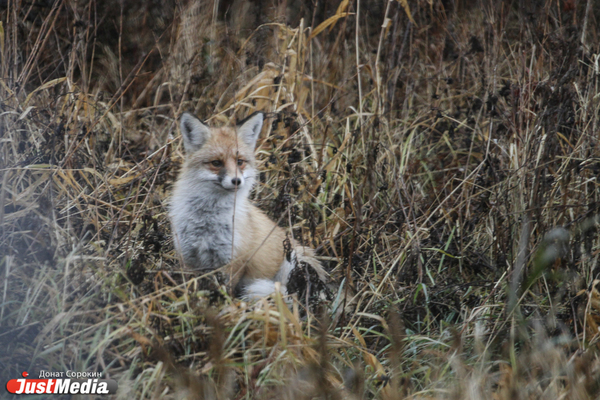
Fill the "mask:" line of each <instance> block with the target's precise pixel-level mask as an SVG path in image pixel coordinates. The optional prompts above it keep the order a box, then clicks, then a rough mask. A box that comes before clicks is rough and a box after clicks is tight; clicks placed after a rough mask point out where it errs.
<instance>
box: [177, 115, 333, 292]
mask: <svg viewBox="0 0 600 400" xmlns="http://www.w3.org/2000/svg"><path fill="white" fill-rule="evenodd" d="M263 121H264V114H263V113H262V112H256V113H254V114H252V115H250V116H249V117H247V118H246V119H245V120H243V121H241V122H240V123H238V124H237V125H236V126H235V127H229V126H222V127H218V128H211V127H209V126H207V125H206V124H204V123H203V122H202V121H201V120H200V119H198V118H197V117H196V116H194V115H192V114H190V113H183V114H182V115H181V117H180V130H181V135H182V137H183V147H184V152H185V157H184V163H183V166H182V168H181V171H180V173H179V177H178V178H177V180H176V182H175V185H174V189H173V193H172V197H171V201H170V208H169V217H170V219H171V225H172V231H173V233H174V241H175V247H176V249H177V252H178V253H179V254H180V255H181V258H182V259H183V263H184V265H185V266H186V267H188V268H190V269H192V270H195V271H203V272H208V271H212V270H215V269H218V268H221V267H226V269H225V272H226V276H228V277H229V282H228V285H229V289H230V290H231V291H232V292H233V293H234V294H236V295H241V297H242V298H244V299H247V300H252V299H258V298H262V297H266V296H268V295H270V294H272V293H273V292H275V290H276V283H277V282H279V286H280V288H281V291H282V293H283V294H284V295H285V294H287V289H286V285H287V283H288V280H289V276H290V272H291V271H292V270H293V268H294V266H295V265H297V263H299V262H304V263H305V264H306V265H308V266H310V267H311V268H312V269H313V270H314V272H316V273H317V275H318V279H319V280H320V281H322V282H325V281H326V279H327V273H326V272H325V270H324V269H323V267H322V265H321V264H320V262H319V261H318V260H317V259H316V258H315V255H314V251H313V250H312V249H311V248H309V247H304V246H300V245H298V244H296V243H295V242H294V241H293V240H292V241H290V242H289V243H290V245H289V246H288V247H291V249H289V250H288V251H287V252H286V249H285V245H284V243H286V240H287V235H286V233H285V231H284V229H282V228H281V227H279V226H277V224H275V222H273V221H272V220H271V219H270V218H269V217H268V216H267V215H266V214H265V213H264V212H263V211H261V210H260V209H259V208H258V207H257V206H256V205H254V204H253V203H252V202H251V200H250V198H249V197H250V193H251V191H252V188H253V187H254V184H255V183H256V177H257V173H258V171H257V167H256V163H257V162H256V157H255V150H256V143H257V140H258V137H259V135H260V132H261V130H262V126H263Z"/></svg>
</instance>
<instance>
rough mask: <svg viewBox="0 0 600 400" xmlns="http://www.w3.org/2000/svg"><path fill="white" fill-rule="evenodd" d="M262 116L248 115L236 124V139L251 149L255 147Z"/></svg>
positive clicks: (261, 114) (258, 114)
mask: <svg viewBox="0 0 600 400" xmlns="http://www.w3.org/2000/svg"><path fill="white" fill-rule="evenodd" d="M263 120H264V115H263V113H261V112H258V113H255V114H252V115H250V116H249V117H248V118H246V119H245V120H243V121H242V122H241V123H240V124H238V128H237V131H238V137H239V138H240V139H242V140H243V141H244V143H246V145H248V146H249V147H251V148H254V147H255V146H256V140H257V139H258V135H260V130H261V129H262V126H263Z"/></svg>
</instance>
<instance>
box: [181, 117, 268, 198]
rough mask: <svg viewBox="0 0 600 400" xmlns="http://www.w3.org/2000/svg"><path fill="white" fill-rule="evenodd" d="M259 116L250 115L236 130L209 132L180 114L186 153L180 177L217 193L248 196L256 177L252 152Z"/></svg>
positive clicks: (206, 128) (222, 129)
mask: <svg viewBox="0 0 600 400" xmlns="http://www.w3.org/2000/svg"><path fill="white" fill-rule="evenodd" d="M262 124H263V114H262V113H257V114H254V115H251V116H250V117H249V118H247V119H246V120H245V121H243V122H242V123H241V124H240V125H238V126H237V127H236V128H229V127H222V128H209V127H207V126H206V125H204V124H203V123H202V122H201V121H200V120H199V119H198V118H196V117H194V116H193V115H191V114H188V113H184V114H183V115H182V116H181V133H182V135H183V144H184V148H185V152H186V161H185V165H184V173H185V175H186V176H187V178H189V179H191V180H192V181H193V182H197V183H202V184H204V183H208V184H211V183H212V184H214V185H215V187H216V188H217V189H218V190H223V191H224V193H226V192H235V191H238V190H244V192H245V193H247V192H249V191H250V189H251V188H252V185H253V184H254V177H255V174H256V171H255V168H254V164H255V158H254V148H255V146H256V140H257V139H258V135H259V134H260V130H261V128H262Z"/></svg>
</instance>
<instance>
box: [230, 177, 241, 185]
mask: <svg viewBox="0 0 600 400" xmlns="http://www.w3.org/2000/svg"><path fill="white" fill-rule="evenodd" d="M231 183H232V184H233V185H234V186H240V185H241V184H242V180H241V179H240V178H231Z"/></svg>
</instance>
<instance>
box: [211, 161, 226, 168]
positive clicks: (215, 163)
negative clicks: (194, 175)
mask: <svg viewBox="0 0 600 400" xmlns="http://www.w3.org/2000/svg"><path fill="white" fill-rule="evenodd" d="M210 163H211V164H212V166H213V167H217V168H220V167H222V166H223V161H221V160H212V161H211V162H210Z"/></svg>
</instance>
